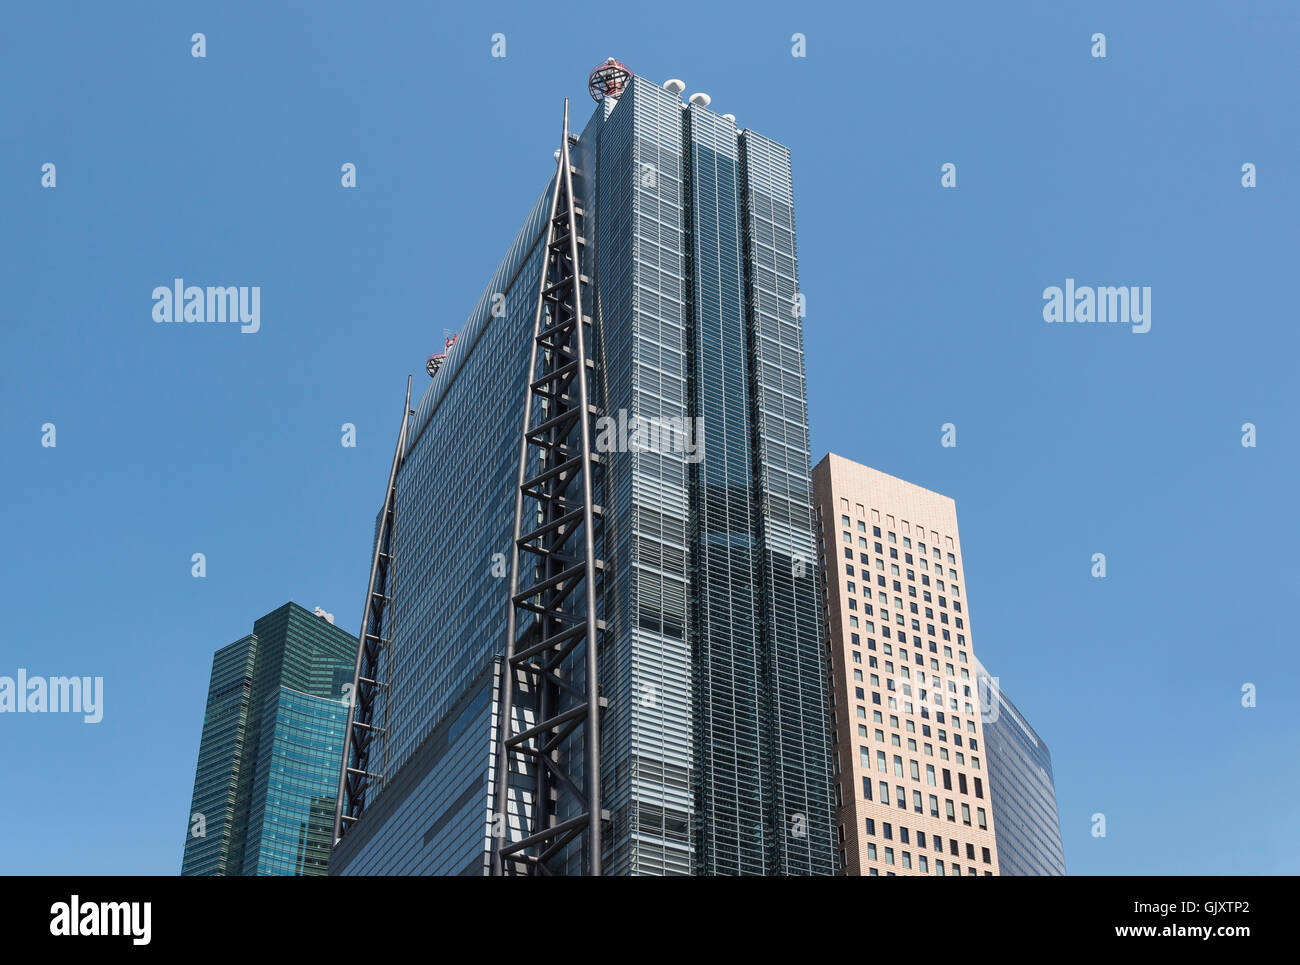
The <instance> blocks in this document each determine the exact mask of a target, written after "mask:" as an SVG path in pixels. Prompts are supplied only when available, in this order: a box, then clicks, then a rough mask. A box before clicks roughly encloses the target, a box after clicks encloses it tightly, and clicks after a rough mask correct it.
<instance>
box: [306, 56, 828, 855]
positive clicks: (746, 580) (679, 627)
mask: <svg viewBox="0 0 1300 965" xmlns="http://www.w3.org/2000/svg"><path fill="white" fill-rule="evenodd" d="M705 100H706V99H702V98H696V99H693V102H692V103H690V104H683V102H682V100H681V97H680V95H679V94H678V93H677V92H675V91H673V90H669V89H665V88H663V87H660V86H658V85H656V84H654V83H652V82H649V81H647V80H645V79H643V78H639V77H633V78H631V79H630V81H629V82H628V84H627V86H626V88H624V89H623V90H621V91H620V92H619V96H618V97H617V98H615V97H607V98H606V99H605V100H604V101H603V102H601V103H599V104H598V105H597V107H596V109H595V111H594V112H593V114H592V116H591V118H590V120H589V121H588V122H587V124H586V127H585V129H584V130H583V131H582V132H581V134H580V135H578V136H576V137H573V136H571V145H572V147H571V151H572V156H573V164H574V167H575V168H576V171H575V175H574V191H575V196H576V197H577V198H578V200H579V203H580V205H581V207H582V209H583V216H584V224H585V244H584V246H583V248H582V253H581V263H582V270H583V273H584V274H585V275H586V276H588V278H589V279H590V284H589V290H590V292H591V293H592V295H594V297H593V298H591V299H590V301H589V302H588V303H587V304H586V305H585V306H584V307H585V311H587V312H588V313H590V314H591V315H592V316H593V324H592V330H593V346H592V350H591V352H592V356H593V360H594V362H595V367H594V371H595V373H596V375H595V378H594V379H593V381H592V393H593V397H594V400H595V404H596V405H597V406H598V408H599V410H600V411H601V412H602V413H603V414H605V415H607V416H608V417H610V418H611V419H615V420H619V419H622V420H623V421H625V422H626V423H629V424H632V425H636V424H637V423H638V420H640V421H642V422H645V421H649V422H654V423H656V424H660V425H663V424H668V423H672V424H675V425H683V424H690V425H691V426H696V427H698V433H697V436H696V438H695V440H694V441H695V442H696V444H697V446H698V448H697V450H696V451H695V452H693V453H692V452H688V451H681V450H677V449H674V448H670V447H654V446H650V447H644V446H640V445H636V444H629V445H626V446H621V445H620V446H617V447H616V451H612V452H602V453H601V460H602V461H601V472H600V474H599V476H598V478H597V483H598V492H597V493H596V496H595V500H596V502H598V503H599V504H600V505H601V507H602V517H603V520H604V523H603V526H602V528H601V531H600V535H599V546H598V551H599V552H598V555H599V556H600V557H601V558H602V559H603V560H604V561H605V565H606V568H607V569H606V575H605V579H604V583H603V587H604V589H603V598H602V599H601V601H600V612H601V614H602V618H603V619H604V620H605V622H606V627H607V629H606V631H605V632H604V637H603V640H604V642H603V646H602V648H601V649H600V651H599V665H600V671H599V673H600V691H601V695H602V697H603V698H605V700H607V701H608V707H607V709H606V710H605V713H604V716H603V719H602V744H601V770H602V782H601V783H602V787H603V805H604V808H605V809H606V810H608V811H609V822H608V825H607V830H606V832H605V834H604V852H605V853H604V870H605V873H607V874H654V875H660V874H676V875H680V874H833V873H834V871H835V857H834V849H833V836H832V835H833V831H832V819H831V813H832V809H831V781H830V753H829V738H828V725H827V720H828V715H827V699H826V694H825V688H824V679H825V670H824V654H823V642H822V638H821V627H820V621H819V619H818V596H817V593H818V590H817V585H816V580H817V572H816V570H817V568H816V567H815V566H814V565H813V560H814V558H815V552H816V544H815V536H814V531H813V513H812V494H811V483H810V466H809V440H808V424H807V414H806V395H805V383H804V365H803V349H802V319H801V316H802V310H801V299H800V298H799V297H798V268H797V256H796V247H795V233H794V207H793V194H792V188H791V174H790V156H789V151H788V150H787V149H786V148H784V147H782V146H781V145H780V144H777V143H776V142H774V141H772V140H769V139H768V138H765V137H763V136H762V135H759V134H757V133H755V132H753V131H741V130H738V129H737V127H736V125H735V121H734V119H732V118H731V117H730V116H729V115H723V114H718V113H715V112H713V111H711V110H710V109H709V108H708V107H707V106H706V104H705V103H703V101H705ZM557 108H558V105H557ZM557 120H558V110H557ZM553 148H554V146H553V145H549V144H543V145H538V146H537V150H538V155H539V157H538V167H539V169H540V168H542V167H543V164H544V162H543V161H542V158H543V157H545V158H546V159H547V161H549V160H550V152H551V151H552V150H553ZM553 187H554V182H552V183H551V184H550V185H548V186H547V187H546V189H545V190H544V191H543V192H542V194H541V196H540V197H539V199H538V201H537V203H536V204H535V205H534V206H533V209H532V211H531V213H530V214H529V215H528V217H527V218H526V220H525V222H524V225H523V227H522V228H521V229H520V231H519V233H518V234H517V235H516V237H515V239H514V242H513V243H512V245H511V246H510V249H509V251H508V252H507V254H506V257H505V259H504V260H503V261H502V262H501V264H500V266H499V267H498V269H497V271H496V273H495V275H494V276H493V278H492V279H491V280H490V282H489V283H488V285H487V287H486V288H485V289H484V291H483V294H482V296H481V297H480V299H479V302H478V305H477V306H476V308H475V309H474V311H473V312H472V313H471V314H470V316H469V318H468V320H467V321H466V323H465V325H464V327H463V328H462V329H461V330H460V332H459V335H458V339H457V341H456V344H455V346H454V348H452V349H451V351H450V352H449V354H448V356H447V359H446V361H445V362H444V363H443V364H442V366H441V368H440V369H438V371H437V372H436V374H435V375H434V377H433V380H432V381H431V382H430V383H429V384H428V386H427V388H426V390H425V391H424V394H423V398H422V399H421V400H420V401H419V403H418V405H415V406H414V415H413V416H412V418H411V422H410V426H409V430H408V434H407V439H406V445H405V451H404V452H403V453H402V454H401V457H402V458H401V463H400V470H399V472H398V475H397V478H396V484H395V485H396V502H395V506H394V518H395V520H396V522H395V524H394V526H393V530H392V551H391V558H392V564H391V571H390V572H389V575H388V581H389V582H388V585H387V592H388V599H389V600H390V603H389V605H388V607H387V608H386V610H385V611H384V618H383V619H384V625H383V633H382V636H383V637H384V639H385V640H386V641H387V643H386V647H385V650H384V657H383V660H384V663H383V664H382V665H381V671H382V673H381V675H382V677H383V679H384V684H385V685H384V687H383V688H381V689H380V690H379V692H378V697H377V705H376V711H375V716H374V720H375V721H376V726H377V729H376V731H375V733H376V737H375V740H374V743H373V745H372V748H371V750H370V757H369V769H370V771H371V772H372V773H375V774H377V775H378V778H377V781H376V786H375V787H373V788H372V789H371V790H370V792H369V793H368V796H367V798H366V806H365V809H364V811H363V813H362V814H361V816H360V819H359V820H358V821H357V822H356V823H355V824H354V825H352V826H351V827H349V828H348V829H346V833H345V834H344V835H343V837H342V839H341V841H340V842H339V843H338V845H337V846H336V848H335V852H334V856H333V858H332V861H331V871H332V873H335V874H373V873H380V874H475V875H477V874H483V873H485V872H486V871H487V869H488V856H489V853H490V847H491V840H492V839H491V810H492V802H493V786H492V785H493V773H492V770H493V761H494V754H495V747H496V738H497V731H496V728H497V718H496V711H497V688H498V679H499V673H500V671H499V667H500V655H501V653H502V651H503V649H504V645H505V617H506V612H507V605H508V601H507V584H506V580H505V576H506V572H505V566H504V565H503V560H505V559H506V558H507V555H508V552H509V548H510V541H511V538H512V527H513V522H514V520H513V513H514V508H515V490H516V486H517V481H518V480H517V473H518V466H519V452H520V432H521V417H522V407H523V402H524V398H525V391H526V388H527V385H526V373H527V369H528V357H529V356H528V353H529V349H530V341H531V330H532V321H533V315H534V310H535V306H536V300H537V293H538V283H539V276H540V273H541V271H542V269H543V255H544V251H543V249H544V245H543V244H542V240H543V239H544V237H545V234H546V229H547V222H548V217H549V204H550V199H551V194H552V191H553Z"/></svg>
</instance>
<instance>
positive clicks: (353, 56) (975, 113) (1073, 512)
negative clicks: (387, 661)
mask: <svg viewBox="0 0 1300 965" xmlns="http://www.w3.org/2000/svg"><path fill="white" fill-rule="evenodd" d="M376 7H378V9H375V8H376ZM566 7H567V9H569V10H570V11H571V13H572V16H571V17H570V18H569V19H568V21H567V22H564V23H557V22H554V20H553V19H552V15H550V14H548V13H547V11H549V10H552V9H554V5H541V4H524V3H518V4H510V5H504V4H468V5H462V4H450V5H448V4H380V5H356V4H333V3H296V4H289V3H276V4H255V3H232V4H224V3H223V4H216V3H194V4H172V3H163V2H159V3H151V4H143V3H122V4H115V5H112V6H111V8H110V7H109V6H101V5H92V4H67V3H44V4H39V5H38V4H27V5H22V6H20V7H15V8H14V9H10V10H7V11H6V13H5V16H4V21H5V22H4V24H3V28H4V29H3V30H2V31H0V87H2V88H3V89H4V90H6V91H10V92H11V94H13V96H11V97H9V98H8V99H7V101H6V108H5V112H4V121H3V123H2V124H0V225H2V226H3V227H2V229H0V256H2V257H0V284H2V285H3V290H4V292H5V295H6V297H5V299H4V300H3V309H0V311H2V312H3V316H2V318H0V353H2V355H3V359H4V367H3V377H2V379H0V413H2V416H3V417H2V418H0V445H2V446H3V452H4V455H5V460H4V462H5V472H4V473H3V476H2V477H0V497H2V498H0V532H3V533H4V552H3V553H0V603H3V612H4V614H5V621H4V629H3V630H0V675H12V674H14V672H15V671H16V669H17V668H18V667H24V668H26V669H27V671H28V672H29V673H30V674H44V675H58V674H78V675H102V676H103V677H104V681H105V683H104V687H105V701H104V703H105V707H104V719H103V721H102V722H101V723H99V724H95V725H88V724H84V723H82V722H81V719H80V718H79V717H74V716H71V715H53V714H45V715H9V714H5V715H3V716H0V774H3V776H4V780H3V784H4V787H5V793H4V794H2V795H0V827H3V828H5V829H6V830H5V831H4V832H3V834H0V872H6V873H20V872H28V873H84V874H101V873H128V874H133V873H140V874H175V873H176V872H177V871H178V870H179V868H180V857H181V850H182V846H183V838H184V833H185V827H186V816H187V813H188V807H189V800H190V792H191V784H192V781H193V774H194V765H195V759H196V754H197V749H198V740H199V733H200V728H201V725H202V717H203V703H204V697H205V694H206V688H207V679H208V673H209V669H210V662H211V656H212V652H213V651H214V650H216V649H217V648H218V647H220V646H222V645H224V644H226V643H229V642H231V641H233V640H235V639H237V638H238V637H240V636H242V635H243V634H245V633H247V632H248V631H249V630H250V629H251V625H252V621H253V620H254V619H255V618H256V617H258V616H260V615H261V614H263V613H265V612H267V611H269V610H271V609H273V608H274V607H276V606H278V605H279V604H281V603H283V602H284V601H285V600H289V599H292V600H296V601H297V602H299V603H302V604H303V605H305V606H307V607H309V608H310V607H312V606H314V605H317V604H319V605H322V606H324V607H325V608H326V609H327V610H330V611H331V612H333V613H335V614H336V617H337V619H338V621H339V623H340V624H341V625H342V626H345V627H347V628H348V629H350V630H355V629H356V625H357V621H358V618H359V615H360V607H361V602H362V597H363V595H364V591H365V588H364V582H365V579H366V572H367V567H368V563H369V557H368V545H367V544H368V541H369V539H370V535H371V527H372V525H373V519H374V512H375V509H376V506H377V503H378V500H379V499H380V498H381V496H382V487H383V482H384V475H385V473H386V472H387V464H388V461H389V460H390V459H391V454H392V445H393V442H394V439H395V433H396V430H397V423H398V419H399V417H400V408H401V394H402V391H403V389H404V385H405V378H406V375H407V373H408V372H415V373H416V378H417V382H416V385H417V387H421V386H422V384H423V383H422V381H421V380H422V379H423V378H424V376H423V375H422V374H421V372H420V369H421V367H422V365H423V361H424V359H425V357H426V356H427V355H428V354H429V352H430V351H432V350H433V348H434V347H435V346H436V345H439V344H441V339H442V333H443V330H444V329H447V328H450V329H455V328H457V327H458V326H459V325H460V323H461V321H462V320H463V319H464V317H465V316H466V314H467V313H468V312H469V310H470V308H471V307H472V306H473V304H474V302H475V301H476V299H477V298H478V296H479V294H480V291H481V290H482V286H483V285H484V284H485V283H486V282H487V280H488V278H489V276H490V273H491V271H492V269H493V268H494V267H495V265H496V263H497V262H498V260H499V259H500V257H501V256H502V254H503V253H504V251H505V248H506V245H507V244H508V243H509V241H510V239H511V238H512V237H513V235H514V232H515V231H516V229H517V227H518V225H519V223H520V222H521V221H522V219H523V217H524V216H525V214H526V213H527V211H528V208H529V206H530V205H531V203H532V202H533V200H534V199H535V198H536V196H537V194H538V192H539V191H540V190H541V188H542V186H543V185H544V182H545V179H546V177H547V176H548V174H549V171H550V168H551V166H552V165H553V161H552V151H553V150H554V148H555V146H556V145H555V142H556V139H557V131H558V126H559V121H560V110H561V101H562V98H563V97H565V96H568V97H570V98H572V99H573V105H574V109H575V111H576V112H577V117H578V118H579V119H580V120H581V119H582V118H585V116H586V114H587V112H588V111H589V110H590V107H591V105H590V101H589V100H588V99H587V94H586V75H587V72H588V71H589V70H590V69H591V68H592V67H593V66H594V65H595V64H597V63H598V62H600V61H601V60H603V59H604V58H605V57H607V56H611V55H612V56H617V57H618V58H619V59H620V60H623V61H624V62H626V63H627V64H629V65H630V66H631V67H632V68H633V69H634V70H635V71H637V72H638V73H640V74H643V75H645V76H647V77H650V78H652V79H655V80H658V81H662V80H664V79H666V78H668V77H681V78H683V79H685V80H686V82H687V91H688V93H689V92H692V91H697V90H704V91H707V92H709V93H710V94H711V95H712V97H713V107H714V109H715V110H718V111H727V112H731V113H734V114H735V115H736V116H737V119H738V123H739V124H740V125H741V126H752V127H754V128H755V129H756V130H759V131H761V132H763V133H764V134H766V135H768V136H771V137H773V138H776V139H777V140H780V141H782V142H783V143H785V144H788V145H789V146H790V147H791V149H792V150H793V154H794V165H795V194H796V204H797V221H798V232H799V255H800V274H801V287H802V289H803V291H804V293H805V295H806V296H807V300H808V316H807V318H806V333H805V338H806V347H807V357H808V377H809V408H810V415H811V419H812V424H813V450H814V460H816V459H819V458H820V457H821V455H822V454H823V453H824V452H826V451H827V450H828V449H829V450H833V451H835V452H837V453H839V454H841V455H844V456H847V457H850V458H853V459H857V460H859V461H862V462H866V463H868V464H870V465H872V466H875V467H877V468H879V469H881V470H883V471H885V472H889V473H891V474H894V475H897V476H901V477H903V478H905V479H908V480H911V481H914V482H916V483H919V484H921V485H924V486H927V487H929V488H932V489H935V490H938V491H939V492H942V493H945V494H947V495H949V496H952V497H953V498H954V499H955V500H956V501H957V508H958V513H959V517H960V521H961V529H962V542H963V555H964V558H965V563H966V567H967V584H968V586H967V592H968V596H969V605H970V614H971V623H972V640H973V643H974V645H975V648H976V651H977V653H978V654H979V656H980V657H981V659H982V660H983V662H984V663H985V664H986V665H988V666H989V667H990V669H991V670H992V672H993V673H995V674H998V675H999V676H1000V677H1001V679H1002V683H1003V686H1004V687H1005V688H1006V690H1007V691H1008V692H1009V694H1010V695H1011V696H1012V698H1013V699H1014V700H1015V701H1016V702H1017V704H1018V705H1019V707H1020V708H1021V709H1022V711H1024V713H1025V714H1026V715H1027V716H1028V717H1029V719H1030V720H1031V721H1032V723H1033V724H1034V726H1035V727H1036V728H1037V730H1038V731H1039V733H1040V734H1041V735H1042V736H1043V737H1044V739H1045V740H1046V741H1047V742H1048V744H1049V745H1050V746H1051V748H1052V751H1053V756H1054V762H1055V769H1056V779H1057V792H1058V797H1059V802H1060V811H1061V821H1062V829H1063V837H1064V841H1065V850H1066V861H1067V866H1068V868H1069V870H1070V872H1071V873H1076V874H1141V873H1169V874H1192V873H1212V874H1254V873H1283V872H1285V873H1291V872H1293V871H1294V867H1295V858H1296V856H1297V853H1298V852H1300V847H1298V845H1300V840H1298V839H1300V831H1298V830H1297V828H1296V824H1295V821H1294V820H1293V818H1292V813H1293V811H1294V807H1293V806H1292V802H1294V801H1295V799H1296V797H1297V794H1298V793H1300V786H1298V780H1297V769H1296V767H1295V761H1296V751H1295V744H1296V739H1297V736H1300V734H1298V731H1300V726H1298V725H1297V715H1296V713H1295V711H1296V709H1297V701H1296V699H1295V697H1294V694H1293V692H1292V691H1291V690H1290V687H1289V685H1290V684H1291V683H1292V682H1293V681H1294V680H1296V679H1297V677H1300V659H1298V658H1297V656H1296V653H1297V650H1296V643H1297V641H1296V633H1295V628H1294V625H1293V622H1292V621H1291V620H1289V619H1288V618H1287V609H1288V605H1289V603H1290V602H1293V601H1294V600H1295V598H1296V592H1295V589H1294V587H1295V585H1296V581H1297V577H1298V576H1300V565H1298V564H1297V555H1296V552H1295V547H1296V537H1297V530H1298V526H1297V524H1298V523H1300V518H1298V517H1300V512H1298V511H1297V507H1296V496H1295V485H1294V478H1295V475H1296V471H1297V468H1298V465H1297V463H1298V458H1297V453H1298V452H1300V448H1298V446H1297V442H1298V441H1300V440H1298V439H1297V415H1296V413H1297V406H1296V402H1297V398H1296V396H1297V384H1298V382H1300V380H1297V378H1296V355H1297V349H1300V339H1298V338H1297V336H1296V334H1295V322H1296V312H1295V299H1294V286H1295V280H1296V255H1297V250H1298V249H1300V245H1298V244H1297V242H1298V241H1300V238H1298V237H1297V235H1298V233H1300V228H1298V227H1297V226H1298V225H1300V217H1297V216H1298V215H1300V197H1298V195H1297V191H1298V188H1297V184H1298V183H1300V137H1298V135H1297V129H1296V124H1295V118H1296V117H1298V116H1300V104H1297V100H1298V99H1300V85H1297V84H1296V70H1295V61H1294V51H1295V49H1296V47H1297V45H1298V44H1300V12H1298V10H1300V8H1297V7H1296V6H1295V5H1293V4H1283V3H1278V4H1270V3H1254V4H1249V5H1246V4H1231V3H1221V4H1173V3H1144V4H1139V5H1133V4H1105V3H1089V4H1057V3H1053V4H1046V3H1033V4H1030V3H1024V4H999V5H996V6H994V7H990V6H987V5H971V4H965V3H950V4H935V5H930V4H919V3H916V4H876V3H872V4H851V5H849V4H845V5H842V9H836V8H831V7H829V6H823V5H820V4H788V3H779V4H772V3H745V4H743V5H741V4H737V5H723V4H693V5H687V6H683V7H680V8H678V9H677V10H676V11H669V12H665V13H662V14H660V13H651V12H650V11H648V10H647V9H646V8H644V7H638V6H635V5H628V4H622V5H620V4H607V3H600V4H576V3H574V4H569V5H566ZM1098 31H1100V32H1103V33H1105V35H1106V43H1107V56H1106V58H1105V59H1095V58H1093V57H1092V56H1090V47H1091V40H1090V38H1091V36H1092V34H1093V33H1095V32H1098ZM195 32H203V33H204V34H205V35H206V43H207V56H206V58H204V59H196V58H193V57H192V56H191V54H190V50H191V42H190V38H191V35H192V34H193V33H195ZM497 32H501V33H504V34H505V35H506V56H505V57H504V58H495V59H494V58H493V57H492V56H491V43H492V42H491V36H492V34H494V33H497ZM796 32H799V33H803V34H804V35H805V36H806V38H807V41H806V43H807V48H806V50H807V56H806V57H803V58H796V57H793V56H792V55H791V37H792V34H794V33H796ZM575 126H579V127H580V126H581V124H580V123H579V124H577V125H575ZM46 162H52V163H54V164H55V165H56V177H57V185H56V187H54V188H42V186H41V166H42V164H44V163H46ZM344 162H351V163H354V164H356V166H357V172H358V174H357V178H358V186H357V188H356V189H354V190H345V189H343V188H342V187H341V186H340V183H339V178H340V174H339V171H340V166H341V165H342V164H343V163H344ZM947 162H951V163H953V164H956V165H957V187H956V188H954V189H944V188H942V187H941V186H940V166H941V165H942V164H944V163H947ZM1247 162H1249V163H1253V164H1255V165H1256V169H1257V178H1258V186H1257V187H1255V188H1253V189H1247V188H1244V187H1243V186H1242V184H1241V177H1242V175H1241V167H1242V165H1243V164H1244V163H1247ZM175 277H183V278H185V279H186V280H187V282H190V283H193V284H200V285H209V284H211V285H218V284H219V285H249V286H251V285H259V286H261V289H262V302H261V319H262V322H261V331H260V332H258V333H257V334H256V335H244V334H240V333H239V332H238V331H237V330H236V329H234V328H233V327H228V326H207V327H202V328H198V327H189V326H169V325H156V324H154V322H153V321H152V319H151V309H152V304H153V303H152V300H151V292H152V290H153V289H154V287H155V286H158V285H169V284H171V280H172V279H173V278H175ZM1066 278H1074V279H1076V280H1077V281H1078V283H1079V284H1081V285H1083V284H1090V285H1137V286H1150V287H1151V289H1152V324H1151V330H1150V331H1149V332H1147V333H1146V334H1141V335H1139V334H1134V333H1132V332H1130V331H1128V330H1126V328H1125V327H1124V326H1096V325H1093V326H1088V325H1071V326H1067V325H1049V324H1046V323H1045V322H1044V321H1043V318H1042V308H1043V296H1042V292H1043V289H1044V288H1046V287H1048V286H1051V285H1057V286H1060V285H1063V284H1064V282H1065V279H1066ZM47 422H52V423H54V424H55V426H56V432H57V446H56V447H55V448H46V447H43V446H42V445H41V435H42V430H41V427H42V425H43V424H45V423H47ZM344 422H351V423H353V424H354V425H355V426H356V427H357V443H358V444H357V446H356V448H352V449H345V448H343V447H342V446H341V445H340V426H341V425H342V424H343V423H344ZM1246 422H1251V423H1254V424H1255V425H1256V427H1257V440H1258V445H1257V446H1256V447H1255V448H1245V447H1243V446H1242V445H1241V438H1242V431H1241V427H1242V424H1243V423H1246ZM944 423H953V424H954V425H955V426H956V428H957V443H958V444H957V446H956V448H944V447H942V446H941V445H940V427H941V426H942V425H943V424H944ZM454 515H455V507H448V517H449V520H452V519H454ZM196 552H202V553H204V554H205V555H206V558H207V577H206V578H205V579H201V580H200V579H194V578H192V577H191V575H190V567H191V562H190V560H191V555H192V554H193V553H196ZM1094 553H1105V554H1106V559H1107V575H1106V577H1105V579H1094V578H1093V577H1092V576H1091V568H1092V562H1091V558H1092V555H1093V554H1094ZM1279 621H1280V622H1279ZM1247 682H1251V683H1254V684H1256V685H1257V687H1258V706H1256V707H1254V708H1250V709H1246V708H1243V707H1242V706H1241V699H1240V695H1241V688H1242V685H1243V684H1244V683H1247ZM1097 812H1101V813H1104V814H1105V815H1106V819H1107V836H1106V837H1105V838H1094V837H1092V835H1091V834H1090V828H1091V826H1092V825H1091V822H1090V818H1091V816H1092V815H1093V814H1094V813H1097Z"/></svg>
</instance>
